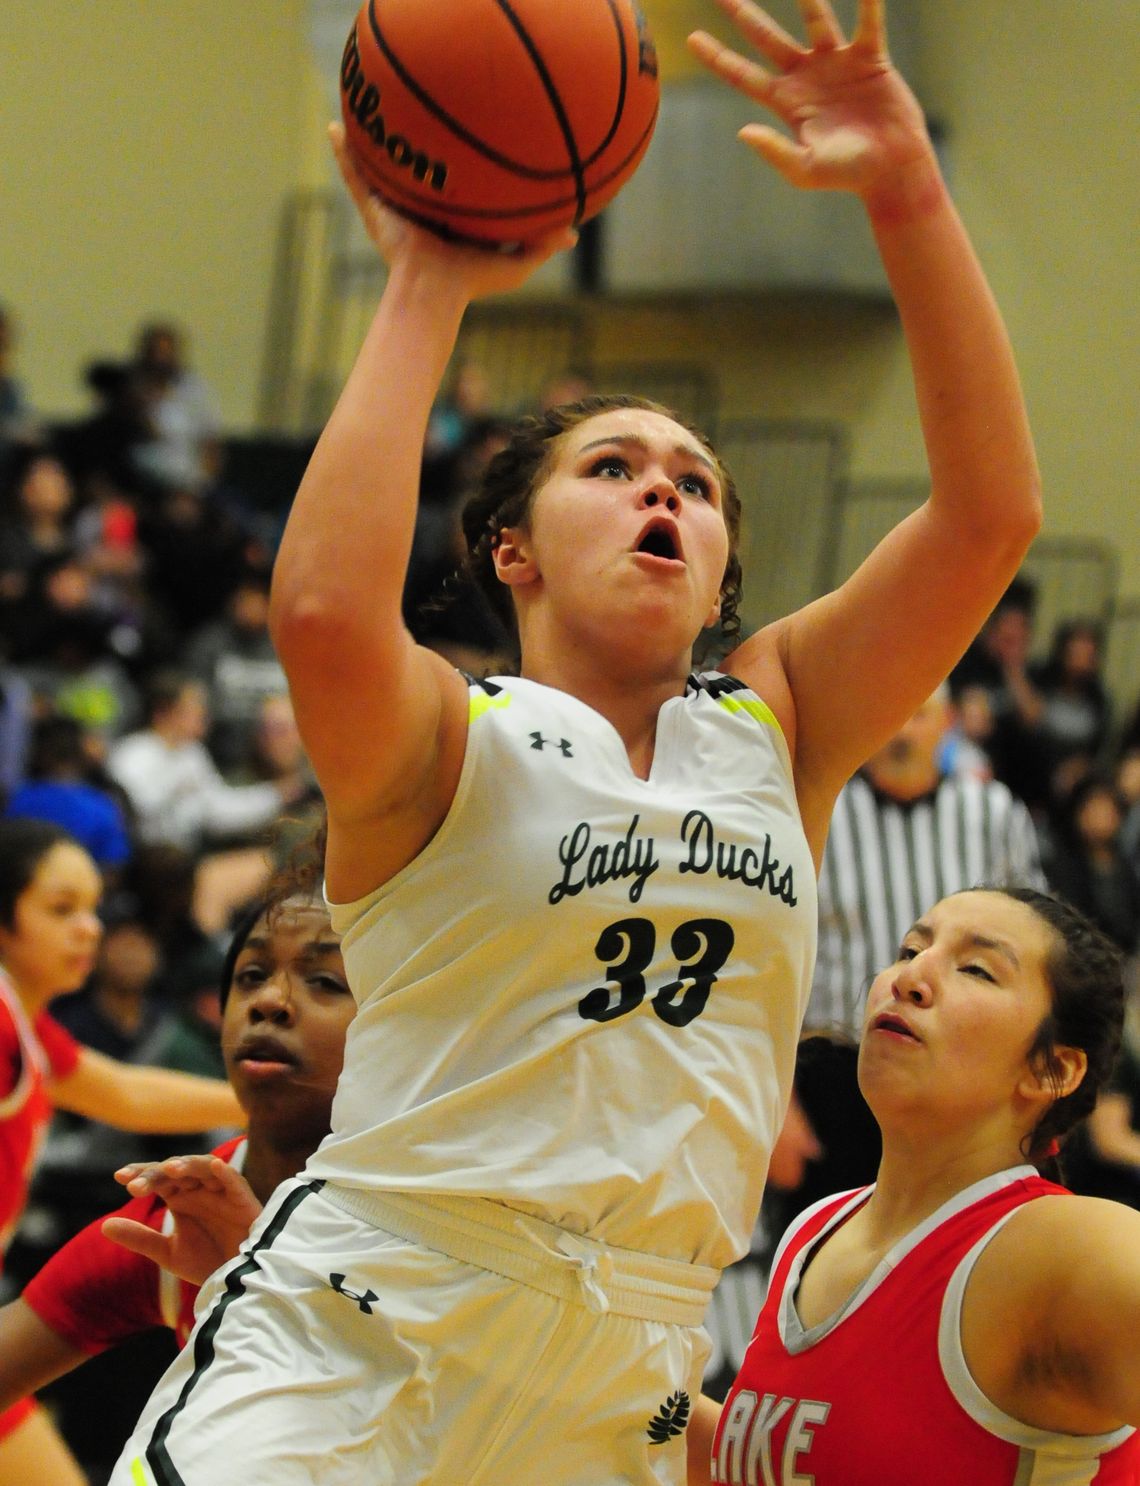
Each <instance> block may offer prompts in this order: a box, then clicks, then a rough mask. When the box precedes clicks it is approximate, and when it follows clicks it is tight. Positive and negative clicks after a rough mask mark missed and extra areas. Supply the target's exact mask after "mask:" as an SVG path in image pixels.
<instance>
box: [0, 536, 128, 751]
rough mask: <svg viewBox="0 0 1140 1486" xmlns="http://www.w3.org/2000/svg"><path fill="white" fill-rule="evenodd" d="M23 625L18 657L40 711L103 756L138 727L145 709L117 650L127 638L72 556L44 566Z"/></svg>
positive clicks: (26, 607) (88, 575)
mask: <svg viewBox="0 0 1140 1486" xmlns="http://www.w3.org/2000/svg"><path fill="white" fill-rule="evenodd" d="M24 618H25V622H24V625H23V628H22V631H21V634H20V636H19V642H20V644H21V646H22V650H21V651H20V652H19V654H20V657H21V658H22V660H23V663H24V672H25V675H26V676H27V678H28V680H29V682H30V683H31V685H32V689H33V691H34V692H35V695H36V698H37V702H38V704H39V705H40V706H41V707H46V708H48V709H50V710H51V711H54V712H59V713H62V714H64V715H66V716H68V717H74V718H75V719H76V721H77V722H79V723H81V724H82V725H83V727H84V729H85V731H86V733H87V735H88V737H89V738H90V739H91V741H92V743H93V744H95V745H97V746H98V750H99V753H100V755H101V756H102V755H105V754H106V752H107V749H108V748H109V747H110V745H111V743H112V742H113V741H114V740H115V739H116V738H119V737H121V736H122V735H123V734H124V733H125V732H127V731H128V729H130V728H131V727H134V726H136V725H137V723H138V721H139V717H140V713H141V710H142V704H141V701H140V698H139V693H138V688H137V687H136V686H135V683H134V681H133V680H132V679H131V673H130V671H129V670H128V668H127V662H126V659H125V658H124V656H123V655H121V654H120V653H119V651H118V650H117V649H116V645H117V643H118V642H119V640H121V639H122V638H123V632H122V631H120V630H116V627H115V624H114V621H113V620H112V619H111V617H110V616H109V615H107V614H106V613H105V612H104V611H103V610H102V609H101V608H100V607H99V604H98V602H97V599H96V595H95V591H94V585H93V583H92V580H91V575H90V573H89V572H88V571H87V569H86V567H85V566H84V564H83V562H82V561H81V560H80V559H79V558H78V557H77V556H76V555H75V554H74V553H73V552H68V553H63V554H61V555H60V556H58V557H55V558H52V559H50V560H49V561H47V562H45V563H44V564H43V565H42V566H41V568H40V572H39V574H38V576H37V580H36V583H35V586H34V590H33V592H32V594H30V595H29V601H28V603H27V605H26V606H25V611H24ZM130 640H131V641H133V637H130ZM132 648H133V643H130V642H129V643H128V645H127V649H128V650H130V649H132Z"/></svg>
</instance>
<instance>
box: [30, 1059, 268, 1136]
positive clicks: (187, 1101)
mask: <svg viewBox="0 0 1140 1486" xmlns="http://www.w3.org/2000/svg"><path fill="white" fill-rule="evenodd" d="M51 1097H52V1101H53V1103H55V1104H56V1105H57V1106H58V1107H59V1108H60V1109H67V1110H70V1111H71V1112H72V1114H78V1115H83V1116H85V1118H87V1119H89V1120H101V1121H102V1122H103V1124H105V1125H114V1126H116V1128H118V1129H120V1130H138V1131H140V1132H142V1133H144V1134H148V1135H177V1134H187V1133H189V1132H192V1131H197V1130H213V1129H216V1128H217V1127H219V1126H234V1127H237V1126H241V1125H244V1124H245V1111H244V1110H243V1109H242V1107H241V1105H240V1104H239V1103H238V1101H237V1096H236V1095H235V1093H234V1091H233V1089H231V1088H230V1086H229V1084H228V1083H227V1082H226V1081H225V1079H221V1078H199V1077H198V1076H197V1075H196V1074H193V1073H179V1072H177V1071H175V1070H174V1069H170V1068H147V1067H140V1066H139V1065H138V1064H136V1063H121V1062H119V1061H118V1059H116V1058H108V1057H106V1056H104V1054H103V1053H97V1052H94V1051H93V1050H92V1049H91V1048H89V1047H85V1048H84V1049H83V1050H82V1052H81V1053H80V1055H79V1062H78V1063H77V1064H76V1066H75V1069H74V1071H73V1072H71V1073H69V1074H67V1075H66V1076H65V1077H64V1078H57V1079H53V1081H52V1084H51Z"/></svg>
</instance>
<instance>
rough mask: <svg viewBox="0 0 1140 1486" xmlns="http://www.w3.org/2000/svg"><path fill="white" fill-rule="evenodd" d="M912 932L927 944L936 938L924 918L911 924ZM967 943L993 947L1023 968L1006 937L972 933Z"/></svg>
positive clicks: (985, 947)
mask: <svg viewBox="0 0 1140 1486" xmlns="http://www.w3.org/2000/svg"><path fill="white" fill-rule="evenodd" d="M910 932H911V933H912V934H917V935H918V937H919V938H920V939H923V940H925V942H926V943H927V944H929V943H930V941H931V940H932V939H933V938H934V930H933V929H932V928H931V927H930V925H929V924H928V923H924V922H923V920H922V919H919V921H918V923H916V924H912V925H911V927H910ZM966 943H967V944H968V945H969V946H970V947H971V948H972V949H992V950H993V951H994V952H995V953H996V954H999V955H1002V956H1003V957H1004V958H1005V959H1007V960H1008V961H1009V962H1010V964H1011V965H1012V966H1013V968H1014V969H1015V970H1020V969H1021V961H1020V959H1019V958H1018V955H1017V951H1016V950H1015V949H1014V947H1013V945H1012V944H1009V943H1007V942H1006V940H1004V939H992V938H990V936H989V935H988V934H970V935H968V937H967V939H966Z"/></svg>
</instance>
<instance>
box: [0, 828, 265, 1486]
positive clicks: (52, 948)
mask: <svg viewBox="0 0 1140 1486" xmlns="http://www.w3.org/2000/svg"><path fill="white" fill-rule="evenodd" d="M102 892H103V881H102V878H101V877H100V875H99V869H98V868H97V867H96V865H95V863H94V861H93V860H92V859H91V857H90V856H89V855H88V853H87V852H86V851H85V850H84V849H83V847H81V846H80V845H79V843H78V841H76V840H75V838H74V837H73V836H72V835H71V834H70V833H69V832H67V831H65V830H63V829H62V827H60V826H56V825H53V824H51V823H50V822H48V821H41V820H31V819H16V820H0V1254H2V1253H3V1250H4V1247H5V1245H6V1244H7V1242H8V1240H9V1239H10V1237H11V1235H12V1233H13V1232H14V1231H15V1228H16V1225H17V1223H18V1222H19V1219H20V1215H21V1213H22V1212H23V1209H24V1202H25V1199H26V1197H27V1190H28V1182H29V1180H30V1177H31V1174H32V1169H33V1167H34V1165H35V1161H36V1157H37V1155H38V1153H39V1149H40V1145H41V1143H42V1141H43V1138H44V1136H45V1134H46V1132H47V1127H48V1123H49V1121H50V1119H51V1113H52V1109H53V1108H59V1109H68V1110H72V1111H73V1112H74V1113H76V1114H81V1115H84V1116H86V1118H88V1119H92V1120H102V1121H103V1122H104V1123H106V1124H109V1125H115V1126H117V1127H118V1128H120V1129H123V1130H139V1131H146V1132H153V1133H155V1134H163V1133H166V1132H169V1133H175V1132H179V1131H181V1132H183V1133H185V1132H188V1131H194V1130H202V1129H209V1128H211V1127H213V1126H216V1125H238V1124H240V1123H241V1120H242V1112H241V1107H240V1105H239V1104H238V1102H237V1100H236V1099H235V1098H234V1095H233V1093H232V1091H231V1090H230V1089H229V1087H228V1086H227V1085H226V1084H225V1083H223V1082H222V1081H221V1080H220V1079H210V1078H195V1077H193V1076H192V1075H190V1074H185V1073H178V1072H174V1071H172V1070H171V1069H168V1068H147V1067H140V1066H138V1065H136V1064H129V1063H120V1062H118V1061H117V1060H116V1059H114V1058H108V1057H104V1055H103V1054H102V1053H98V1052H95V1051H94V1050H93V1049H92V1048H89V1047H84V1046H83V1045H82V1044H81V1043H78V1042H76V1041H75V1040H74V1038H72V1037H71V1035H70V1034H69V1033H68V1032H66V1031H65V1030H64V1029H63V1027H61V1026H60V1025H59V1023H58V1022H56V1021H55V1020H54V1018H53V1017H52V1016H51V1014H50V1005H51V1002H52V1001H53V1000H54V998H55V997H56V996H62V995H67V994H68V993H69V992H72V991H77V990H78V989H79V987H80V986H81V985H82V984H83V982H84V981H85V980H86V978H87V976H88V975H89V974H90V972H91V969H92V967H93V965H94V963H95V955H96V951H97V950H98V947H99V940H100V938H101V936H102V932H103V929H102V924H101V922H100V919H99V915H98V908H99V902H100V899H101V897H102ZM33 1471H35V1472H41V1471H42V1472H43V1473H44V1478H45V1479H46V1478H47V1476H48V1475H50V1478H51V1480H52V1481H53V1482H56V1483H58V1486H70V1483H71V1482H72V1481H75V1482H78V1481H79V1480H80V1474H79V1468H78V1466H77V1465H76V1464H75V1462H74V1461H73V1460H72V1458H71V1456H70V1453H69V1452H68V1451H67V1450H66V1449H65V1447H64V1445H63V1443H62V1441H61V1440H60V1439H59V1436H58V1435H57V1434H56V1432H55V1430H54V1428H53V1426H52V1424H51V1422H50V1421H49V1419H48V1418H47V1416H46V1414H44V1413H43V1412H42V1411H41V1410H38V1409H37V1408H36V1407H35V1405H34V1404H33V1403H32V1402H31V1401H29V1400H24V1401H22V1402H17V1403H15V1404H13V1406H12V1407H11V1408H8V1409H5V1410H4V1411H3V1412H2V1413H0V1486H7V1483H9V1482H11V1483H13V1486H22V1483H23V1482H25V1481H28V1480H31V1479H33V1476H32V1474H31V1473H32V1472H33Z"/></svg>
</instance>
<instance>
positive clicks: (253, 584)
mask: <svg viewBox="0 0 1140 1486" xmlns="http://www.w3.org/2000/svg"><path fill="white" fill-rule="evenodd" d="M183 663H184V666H185V669H186V670H187V671H189V672H190V674H191V675H193V676H195V677H196V678H197V679H198V680H199V681H201V682H202V684H203V685H204V686H205V688H206V695H207V704H208V706H209V710H210V717H211V719H212V727H211V729H210V736H209V747H210V752H211V754H212V755H213V757H214V759H215V761H216V762H217V764H218V766H219V768H220V769H221V770H222V772H223V773H224V774H228V773H230V772H231V771H232V770H233V769H234V768H235V767H237V766H238V765H239V764H240V763H241V762H242V761H243V760H244V759H245V758H246V757H248V755H249V753H250V750H251V748H252V746H253V743H254V735H255V731H256V728H257V723H258V719H259V717H260V713H261V707H262V704H263V702H264V701H265V699H266V698H267V697H271V696H280V695H283V694H284V693H285V691H286V684H285V672H284V671H283V670H282V669H281V662H280V661H279V660H278V659H277V652H276V651H275V650H274V648H273V641H272V640H271V639H270V637H269V573H268V571H267V570H265V569H261V568H251V569H249V570H248V571H247V572H245V573H243V574H242V576H241V577H240V578H239V580H238V582H237V585H236V587H235V588H234V590H233V592H232V593H231V594H230V596H229V598H228V599H227V601H226V608H225V613H224V614H223V615H222V616H221V617H220V618H218V619H215V620H212V621H211V622H210V623H209V624H206V625H204V626H203V627H202V628H201V629H200V630H198V631H197V633H196V634H194V635H193V636H192V637H191V640H190V642H189V644H188V645H187V647H186V650H185V652H184V655H183Z"/></svg>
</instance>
